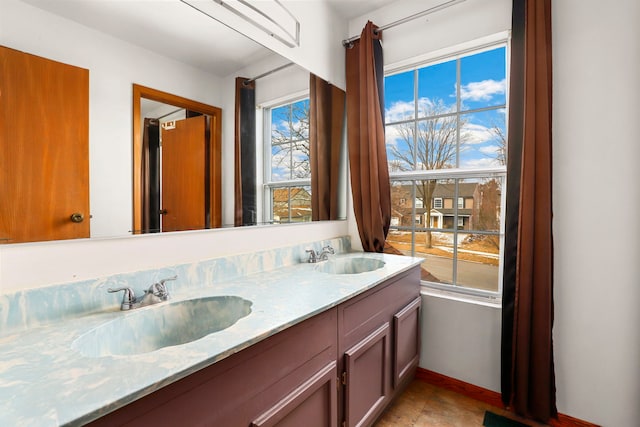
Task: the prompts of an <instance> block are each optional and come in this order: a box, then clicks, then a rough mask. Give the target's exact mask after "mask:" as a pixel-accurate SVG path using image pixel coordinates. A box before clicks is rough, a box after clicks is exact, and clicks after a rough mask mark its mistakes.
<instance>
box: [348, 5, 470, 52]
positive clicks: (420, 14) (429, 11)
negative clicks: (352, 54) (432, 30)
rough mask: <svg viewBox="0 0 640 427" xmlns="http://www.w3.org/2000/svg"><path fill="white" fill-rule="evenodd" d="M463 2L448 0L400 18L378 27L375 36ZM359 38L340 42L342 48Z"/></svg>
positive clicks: (355, 37)
mask: <svg viewBox="0 0 640 427" xmlns="http://www.w3.org/2000/svg"><path fill="white" fill-rule="evenodd" d="M463 1H465V0H449V1H446V2H444V3H441V4H439V5H437V6H434V7H432V8H429V9H426V10H423V11H422V12H418V13H414V14H413V15H409V16H407V17H406V18H402V19H398V20H397V21H394V22H392V23H390V24H387V25H383V26H382V27H378V29H377V30H375V32H376V34H378V33H379V32H380V31H384V30H388V29H389V28H392V27H395V26H396V25H400V24H404V23H405V22H409V21H413V20H414V19H418V18H422V17H423V16H426V15H430V14H432V13H435V12H439V11H441V10H443V9H446V8H448V7H451V6H455V5H456V4H458V3H462V2H463ZM359 38H360V36H359V35H358V36H353V37H349V38H348V39H344V40H342V46H344V47H347V46H349V45H350V44H351V43H353V42H354V41H356V40H358V39H359Z"/></svg>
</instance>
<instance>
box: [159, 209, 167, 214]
mask: <svg viewBox="0 0 640 427" xmlns="http://www.w3.org/2000/svg"><path fill="white" fill-rule="evenodd" d="M168 213H169V212H167V210H166V209H160V215H166V214H168Z"/></svg>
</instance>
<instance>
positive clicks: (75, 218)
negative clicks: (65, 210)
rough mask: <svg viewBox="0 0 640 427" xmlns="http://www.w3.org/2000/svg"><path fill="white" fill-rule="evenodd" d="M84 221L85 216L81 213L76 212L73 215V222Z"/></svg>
mask: <svg viewBox="0 0 640 427" xmlns="http://www.w3.org/2000/svg"><path fill="white" fill-rule="evenodd" d="M82 221H84V215H82V214H81V213H80V212H74V213H72V214H71V222H82Z"/></svg>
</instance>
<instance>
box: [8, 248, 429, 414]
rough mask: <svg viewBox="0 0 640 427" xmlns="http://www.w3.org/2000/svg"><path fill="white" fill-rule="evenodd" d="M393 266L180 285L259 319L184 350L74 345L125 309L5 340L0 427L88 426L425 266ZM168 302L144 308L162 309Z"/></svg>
mask: <svg viewBox="0 0 640 427" xmlns="http://www.w3.org/2000/svg"><path fill="white" fill-rule="evenodd" d="M350 257H367V258H376V259H380V260H383V261H384V262H385V265H384V267H382V268H380V269H378V270H374V271H371V272H366V273H361V274H328V273H325V272H322V271H321V269H320V268H319V266H321V265H322V264H296V265H291V266H287V267H282V268H278V269H275V270H271V271H267V272H260V273H255V274H250V275H247V276H243V277H239V278H236V279H233V280H229V281H225V282H220V283H213V284H212V285H210V286H202V285H200V286H189V285H188V284H186V283H181V282H180V279H179V280H178V281H176V284H175V285H174V286H173V291H172V293H171V300H170V301H168V302H164V303H161V304H160V305H164V304H171V303H172V302H176V301H180V300H187V299H193V298H202V297H209V296H219V295H232V296H238V297H242V298H244V299H246V300H249V301H251V302H252V306H251V313H250V314H249V315H248V316H246V317H244V318H241V319H240V320H238V321H237V322H236V323H235V324H233V325H232V326H230V327H229V328H227V329H224V330H222V331H219V332H215V333H212V334H210V335H207V336H205V337H203V338H201V339H198V340H196V341H192V342H190V343H186V344H183V345H178V346H173V347H165V348H161V349H159V350H156V351H152V352H149V353H143V354H137V355H130V356H103V357H86V356H83V355H82V354H81V353H80V352H79V351H78V350H75V349H74V348H73V346H72V344H73V342H74V341H75V340H76V339H77V338H78V337H80V336H81V335H82V334H84V333H86V332H88V331H90V330H91V329H93V328H95V327H96V326H99V325H101V324H103V323H104V322H106V321H109V320H112V319H115V318H118V317H120V316H126V315H127V314H128V313H134V312H135V311H137V310H134V311H131V312H121V311H120V310H119V306H118V305H115V306H114V307H111V308H108V309H105V310H103V311H102V312H98V313H94V314H86V315H79V316H75V317H71V318H67V319H64V320H61V321H60V322H57V323H52V324H48V325H43V326H37V327H33V328H28V329H25V330H19V331H14V332H10V333H8V334H3V335H0V425H3V426H5V425H6V426H9V425H10V426H14V427H18V426H38V427H43V426H59V425H81V424H84V423H87V422H89V421H91V420H94V419H97V418H99V417H100V416H101V415H104V414H106V413H108V412H111V411H113V410H115V409H117V408H119V407H122V406H124V405H126V404H128V403H130V402H132V401H134V400H136V399H138V398H140V397H142V396H145V395H147V394H149V393H152V392H153V391H155V390H157V389H159V388H161V387H163V386H165V385H167V384H169V383H172V382H174V381H177V380H179V379H181V378H184V377H186V376H187V375H189V374H191V373H194V372H196V371H198V370H200V369H202V368H204V367H206V366H209V365H211V364H213V363H215V362H216V361H219V360H221V359H224V358H225V357H227V356H229V355H231V354H234V353H237V352H239V351H241V350H242V349H244V348H247V347H249V346H251V345H252V344H255V343H257V342H259V341H261V340H263V339H265V338H267V337H269V336H271V335H273V334H275V333H277V332H279V331H282V330H284V329H286V328H288V327H290V326H292V325H294V324H296V323H299V322H301V321H303V320H305V319H307V318H309V317H312V316H314V315H316V314H319V313H321V312H323V311H325V310H327V309H329V308H331V307H335V306H337V305H338V304H340V303H341V302H343V301H345V300H348V299H349V298H352V297H354V296H356V295H358V294H360V293H362V292H364V291H366V290H368V289H370V288H372V287H374V286H376V285H378V284H379V283H381V282H383V281H384V280H386V279H388V278H389V277H393V276H395V275H397V274H398V273H401V272H403V271H406V270H408V269H410V268H411V267H413V266H416V265H418V264H419V263H420V261H421V260H420V259H417V258H411V257H403V256H396V255H387V254H372V253H366V254H363V253H350V254H344V255H337V256H335V257H334V258H336V259H343V258H350ZM160 305H154V306H151V307H145V308H141V309H138V310H148V309H156V308H159V307H160Z"/></svg>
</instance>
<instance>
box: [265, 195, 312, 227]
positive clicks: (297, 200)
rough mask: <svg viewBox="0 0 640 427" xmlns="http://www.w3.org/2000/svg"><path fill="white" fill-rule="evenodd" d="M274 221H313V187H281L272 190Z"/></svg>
mask: <svg viewBox="0 0 640 427" xmlns="http://www.w3.org/2000/svg"><path fill="white" fill-rule="evenodd" d="M271 197H272V201H273V212H272V218H273V222H276V223H288V222H304V221H311V187H308V186H304V187H291V188H288V187H281V188H273V189H272V190H271Z"/></svg>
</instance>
